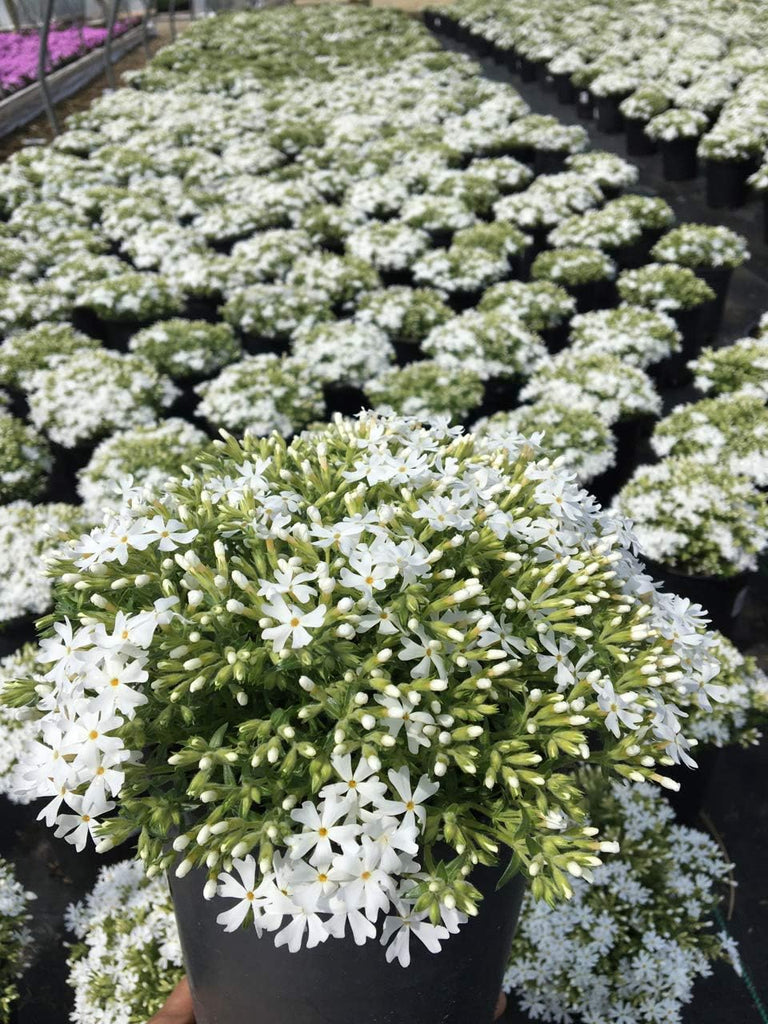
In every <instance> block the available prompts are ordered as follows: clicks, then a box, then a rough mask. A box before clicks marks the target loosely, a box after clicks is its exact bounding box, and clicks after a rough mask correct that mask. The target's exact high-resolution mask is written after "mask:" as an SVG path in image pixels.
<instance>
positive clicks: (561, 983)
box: [505, 775, 741, 1024]
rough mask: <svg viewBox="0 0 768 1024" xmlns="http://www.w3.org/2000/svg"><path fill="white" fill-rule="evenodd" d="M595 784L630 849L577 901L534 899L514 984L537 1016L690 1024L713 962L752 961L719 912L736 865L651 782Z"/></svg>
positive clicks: (618, 836)
mask: <svg viewBox="0 0 768 1024" xmlns="http://www.w3.org/2000/svg"><path fill="white" fill-rule="evenodd" d="M585 785H586V788H587V792H588V799H589V812H590V817H591V819H592V820H593V821H594V822H595V823H599V824H600V826H601V829H602V830H603V831H604V833H605V834H606V835H610V836H611V837H612V838H613V839H615V840H616V841H617V842H618V844H619V846H620V848H621V854H620V857H619V858H612V859H611V862H610V863H609V864H606V865H604V866H603V867H599V868H597V869H596V870H595V872H594V877H593V878H592V879H591V880H590V881H589V882H587V881H584V880H578V881H577V882H576V883H575V885H574V895H573V899H572V900H570V902H568V903H566V904H562V905H560V906H557V907H549V906H547V905H546V904H545V903H534V902H533V901H531V900H530V899H526V904H525V906H524V908H523V914H522V917H521V921H520V926H519V929H518V934H517V935H516V937H515V941H514V944H513V947H512V955H511V958H510V963H509V968H508V970H507V974H506V978H505V988H506V989H507V991H512V992H514V994H515V995H516V997H517V999H518V1000H519V1003H520V1006H521V1007H522V1009H523V1010H524V1011H525V1012H526V1013H527V1014H528V1016H529V1017H530V1018H531V1019H532V1020H537V1021H549V1022H553V1024H555V1022H566V1024H568V1022H572V1021H575V1020H581V1021H584V1022H585V1024H586V1022H590V1024H592V1022H594V1024H598V1022H600V1024H608V1022H613V1024H668V1022H678V1024H679V1022H680V1021H681V1020H682V1016H681V1011H682V1008H683V1006H684V1005H685V1004H686V1003H688V1002H690V1000H691V997H692V989H693V983H694V981H695V980H696V979H697V978H701V977H707V976H708V975H709V974H710V973H711V970H712V968H711V966H710V964H711V961H712V960H714V959H715V958H717V957H727V958H729V959H730V960H731V962H732V963H733V964H734V966H735V967H736V969H737V970H741V966H740V963H739V958H738V952H737V951H736V948H735V945H734V943H733V941H732V940H731V939H730V937H729V936H728V935H727V934H725V933H720V934H717V933H715V932H714V930H713V928H712V924H711V922H710V920H709V917H710V915H711V914H712V911H713V910H714V909H715V908H716V907H717V906H718V904H719V903H720V901H721V899H722V896H723V892H724V890H725V887H726V884H727V881H728V873H729V871H730V867H731V866H730V865H729V864H728V862H727V861H726V860H725V859H724V857H723V854H722V853H721V851H720V848H719V847H718V846H717V844H716V843H715V841H714V840H713V839H711V838H710V837H709V836H707V835H705V834H704V833H702V832H698V831H696V830H694V829H690V828H685V827H683V826H681V825H676V824H674V814H673V812H672V810H671V808H670V807H669V805H668V804H667V802H666V801H665V800H664V799H663V798H662V797H661V796H660V794H659V793H658V791H656V790H654V789H653V788H652V787H651V786H647V785H638V786H630V785H627V784H626V783H616V782H615V783H613V784H612V785H611V786H607V785H606V783H605V781H604V780H601V779H600V778H599V777H598V776H596V775H595V776H591V777H588V778H587V780H585Z"/></svg>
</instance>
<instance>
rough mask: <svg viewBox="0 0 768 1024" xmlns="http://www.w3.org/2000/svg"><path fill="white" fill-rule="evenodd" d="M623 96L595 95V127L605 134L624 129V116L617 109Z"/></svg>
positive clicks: (615, 133)
mask: <svg viewBox="0 0 768 1024" xmlns="http://www.w3.org/2000/svg"><path fill="white" fill-rule="evenodd" d="M623 99H624V97H623V96H598V97H597V103H596V108H597V127H598V128H599V129H600V131H601V132H605V133H606V135H618V134H619V132H621V131H623V130H624V116H623V114H622V113H621V111H620V110H619V104H620V103H621V101H622V100H623Z"/></svg>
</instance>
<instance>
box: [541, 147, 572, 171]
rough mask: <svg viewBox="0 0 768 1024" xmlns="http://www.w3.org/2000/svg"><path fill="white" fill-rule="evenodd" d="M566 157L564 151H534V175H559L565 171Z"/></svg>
mask: <svg viewBox="0 0 768 1024" xmlns="http://www.w3.org/2000/svg"><path fill="white" fill-rule="evenodd" d="M568 155H569V154H568V151H567V150H565V149H535V150H534V153H533V170H534V172H535V173H536V174H559V173H560V172H561V171H563V170H565V161H566V159H567V158H568Z"/></svg>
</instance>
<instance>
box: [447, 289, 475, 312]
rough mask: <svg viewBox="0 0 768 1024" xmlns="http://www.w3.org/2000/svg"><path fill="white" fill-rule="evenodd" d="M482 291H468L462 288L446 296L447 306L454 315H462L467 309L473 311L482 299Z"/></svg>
mask: <svg viewBox="0 0 768 1024" xmlns="http://www.w3.org/2000/svg"><path fill="white" fill-rule="evenodd" d="M483 291H484V289H482V288H477V289H475V288H472V289H470V290H468V291H467V290H465V289H463V288H462V289H459V290H458V291H455V292H451V294H450V295H449V296H448V305H449V306H450V307H451V309H452V310H453V311H454V312H456V313H463V312H464V311H465V310H467V309H474V308H475V306H476V305H477V304H478V302H479V301H480V299H481V298H482V297H483Z"/></svg>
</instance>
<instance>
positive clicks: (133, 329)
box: [72, 306, 157, 352]
mask: <svg viewBox="0 0 768 1024" xmlns="http://www.w3.org/2000/svg"><path fill="white" fill-rule="evenodd" d="M156 322H157V321H156V320H127V321H122V320H102V319H101V317H99V316H97V315H96V314H95V313H94V312H93V310H92V309H85V308H84V307H82V306H76V307H75V309H74V311H73V313H72V326H73V327H74V328H75V329H76V330H78V331H82V332H83V333H84V334H88V335H90V337H91V338H98V339H99V341H102V342H103V343H104V345H105V346H106V347H107V348H111V349H114V350H115V351H117V352H127V351H128V342H129V341H130V340H131V338H132V337H133V335H134V334H136V333H137V332H138V331H141V330H143V329H144V328H145V327H149V326H150V325H151V324H153V323H156Z"/></svg>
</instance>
